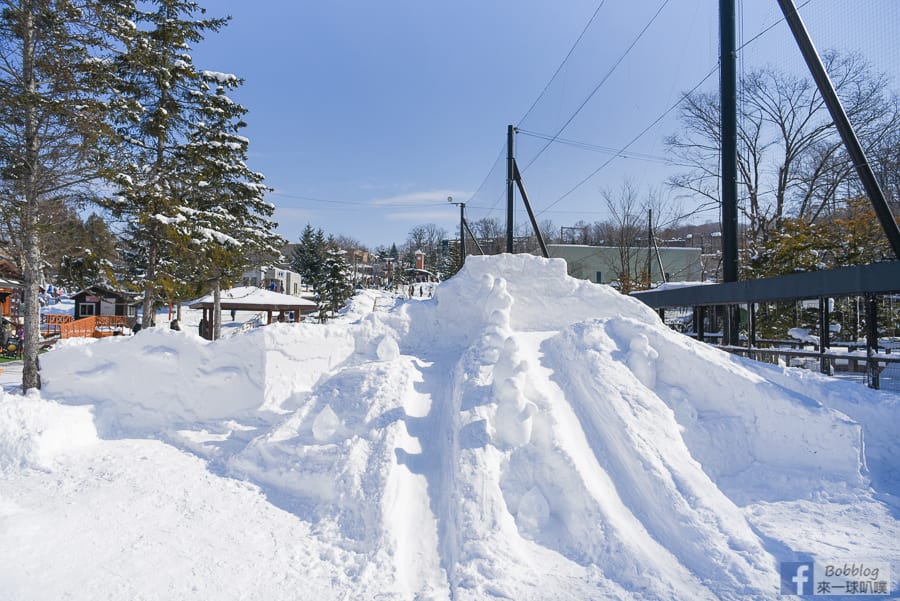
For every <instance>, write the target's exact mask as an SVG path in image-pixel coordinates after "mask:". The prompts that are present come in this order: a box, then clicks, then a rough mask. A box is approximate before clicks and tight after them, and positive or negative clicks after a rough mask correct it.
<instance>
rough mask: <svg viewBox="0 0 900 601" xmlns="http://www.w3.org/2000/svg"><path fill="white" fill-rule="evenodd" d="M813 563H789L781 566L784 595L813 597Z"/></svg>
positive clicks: (782, 592)
mask: <svg viewBox="0 0 900 601" xmlns="http://www.w3.org/2000/svg"><path fill="white" fill-rule="evenodd" d="M814 593H815V585H814V584H813V563H812V562H811V561H788V562H784V563H782V564H781V594H782V595H812V594H814Z"/></svg>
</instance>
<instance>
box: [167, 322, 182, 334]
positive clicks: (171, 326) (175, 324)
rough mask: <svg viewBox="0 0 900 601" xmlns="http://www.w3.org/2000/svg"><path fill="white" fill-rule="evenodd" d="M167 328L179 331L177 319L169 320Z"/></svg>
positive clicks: (179, 326)
mask: <svg viewBox="0 0 900 601" xmlns="http://www.w3.org/2000/svg"><path fill="white" fill-rule="evenodd" d="M169 329H170V330H175V331H176V332H180V331H181V324H180V323H178V320H177V319H173V320H172V321H170V322H169Z"/></svg>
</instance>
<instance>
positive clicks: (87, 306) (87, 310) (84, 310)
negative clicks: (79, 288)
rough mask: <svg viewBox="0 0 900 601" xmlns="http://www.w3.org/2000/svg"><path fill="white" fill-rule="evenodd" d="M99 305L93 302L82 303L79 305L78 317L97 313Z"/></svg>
mask: <svg viewBox="0 0 900 601" xmlns="http://www.w3.org/2000/svg"><path fill="white" fill-rule="evenodd" d="M96 311H97V305H95V304H93V303H81V304H80V305H78V317H90V316H91V315H96Z"/></svg>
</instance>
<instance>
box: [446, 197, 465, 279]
mask: <svg viewBox="0 0 900 601" xmlns="http://www.w3.org/2000/svg"><path fill="white" fill-rule="evenodd" d="M447 202H449V203H450V204H454V205H459V264H460V265H462V264H463V263H465V262H466V203H464V202H453V197H452V196H448V197H447Z"/></svg>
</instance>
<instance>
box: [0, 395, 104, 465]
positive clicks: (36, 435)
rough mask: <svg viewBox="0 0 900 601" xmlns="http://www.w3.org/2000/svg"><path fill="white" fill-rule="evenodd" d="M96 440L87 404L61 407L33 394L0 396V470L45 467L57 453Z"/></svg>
mask: <svg viewBox="0 0 900 601" xmlns="http://www.w3.org/2000/svg"><path fill="white" fill-rule="evenodd" d="M97 441H98V438H97V431H96V429H95V428H94V417H93V415H92V413H91V410H90V408H88V407H61V406H59V405H57V404H56V403H53V402H50V401H45V400H42V399H41V398H39V397H38V396H37V395H29V396H24V397H22V396H16V395H11V394H3V396H2V399H0V473H5V472H9V471H12V470H14V469H18V468H36V469H44V470H49V469H51V468H52V467H53V464H54V461H55V459H56V457H57V456H58V455H59V454H61V453H65V452H66V451H69V450H72V449H78V448H81V447H85V446H88V445H91V444H93V443H96V442H97Z"/></svg>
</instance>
